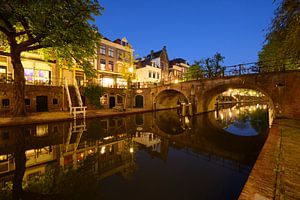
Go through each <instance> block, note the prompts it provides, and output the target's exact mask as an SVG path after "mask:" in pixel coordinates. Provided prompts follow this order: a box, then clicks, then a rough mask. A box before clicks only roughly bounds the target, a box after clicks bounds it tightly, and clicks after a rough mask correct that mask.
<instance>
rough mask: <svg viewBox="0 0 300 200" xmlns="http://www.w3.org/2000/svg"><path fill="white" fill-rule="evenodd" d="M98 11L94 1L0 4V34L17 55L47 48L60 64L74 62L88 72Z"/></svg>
mask: <svg viewBox="0 0 300 200" xmlns="http://www.w3.org/2000/svg"><path fill="white" fill-rule="evenodd" d="M102 9H103V8H102V7H101V6H100V5H99V3H98V1H75V0H71V1H47V0H42V1H35V0H27V1H18V0H9V1H1V5H0V31H1V32H2V37H3V35H5V36H6V40H7V41H10V40H13V39H16V41H17V45H18V48H19V50H20V52H22V51H31V50H36V49H41V48H47V49H46V50H45V51H46V52H48V53H49V54H51V56H55V58H56V59H57V60H58V61H59V62H60V63H63V64H67V65H68V66H72V65H73V64H74V61H75V62H76V64H77V65H78V66H79V67H82V68H83V69H85V70H86V71H87V72H90V71H91V63H90V62H89V61H90V59H91V58H93V56H94V55H95V52H94V48H93V47H95V45H96V44H97V42H100V40H99V39H100V34H99V33H98V29H97V27H96V26H95V25H94V24H92V22H93V21H94V18H93V16H97V15H100V11H101V10H102ZM12 37H14V38H12ZM4 38H5V37H4ZM88 74H89V73H88Z"/></svg>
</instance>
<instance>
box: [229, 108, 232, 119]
mask: <svg viewBox="0 0 300 200" xmlns="http://www.w3.org/2000/svg"><path fill="white" fill-rule="evenodd" d="M229 117H230V118H231V117H232V113H231V111H230V110H229Z"/></svg>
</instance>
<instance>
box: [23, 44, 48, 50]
mask: <svg viewBox="0 0 300 200" xmlns="http://www.w3.org/2000/svg"><path fill="white" fill-rule="evenodd" d="M46 47H47V46H43V45H40V44H37V45H35V46H30V47H24V48H22V47H21V48H20V51H33V50H37V49H41V48H46Z"/></svg>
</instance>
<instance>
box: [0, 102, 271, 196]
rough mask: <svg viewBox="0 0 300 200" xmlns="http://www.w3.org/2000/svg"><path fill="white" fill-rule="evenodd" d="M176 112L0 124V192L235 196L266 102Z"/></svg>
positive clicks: (258, 144) (257, 141)
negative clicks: (187, 113) (192, 113)
mask: <svg viewBox="0 0 300 200" xmlns="http://www.w3.org/2000/svg"><path fill="white" fill-rule="evenodd" d="M177 113H178V112H177V110H165V111H159V112H155V113H142V114H136V115H127V116H123V117H110V118H97V119H91V120H85V121H81V120H77V121H66V122H61V123H49V124H38V125H29V126H22V127H10V128H9V127H3V128H0V133H1V140H0V142H1V143H0V188H1V193H0V199H10V198H12V188H14V195H16V196H18V195H20V196H23V197H26V198H28V199H34V198H36V197H38V198H40V199H230V200H232V199H237V198H238V196H239V194H240V192H241V190H242V188H243V186H244V184H245V182H246V180H247V177H248V175H249V173H250V171H251V168H252V167H253V165H254V163H255V160H256V158H257V156H258V154H259V152H260V150H261V148H262V146H263V144H264V141H265V139H266V137H267V134H268V128H269V125H268V120H269V118H268V110H267V107H266V106H265V105H259V104H257V105H256V104H255V105H247V106H245V105H243V106H237V105H235V106H233V107H231V108H227V109H222V110H219V111H218V112H211V113H208V114H202V115H197V116H193V117H189V116H186V117H182V116H179V115H178V114H177ZM21 185H22V188H23V191H24V192H22V193H20V187H21ZM16 196H15V197H16Z"/></svg>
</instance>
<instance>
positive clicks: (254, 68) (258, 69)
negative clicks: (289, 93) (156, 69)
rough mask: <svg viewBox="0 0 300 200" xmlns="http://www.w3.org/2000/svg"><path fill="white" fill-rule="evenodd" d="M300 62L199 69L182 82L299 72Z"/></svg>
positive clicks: (186, 76) (257, 63)
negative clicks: (291, 71) (290, 71)
mask: <svg viewBox="0 0 300 200" xmlns="http://www.w3.org/2000/svg"><path fill="white" fill-rule="evenodd" d="M299 69H300V60H299V61H296V62H291V63H287V64H284V65H266V64H265V63H259V62H255V63H245V64H238V65H232V66H225V67H219V68H218V69H210V70H208V69H206V70H203V69H199V70H198V71H194V72H193V74H186V75H185V77H184V78H183V79H182V80H181V81H190V80H199V79H205V78H206V79H209V78H217V77H223V76H240V75H246V74H262V73H268V72H283V71H288V70H299Z"/></svg>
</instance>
